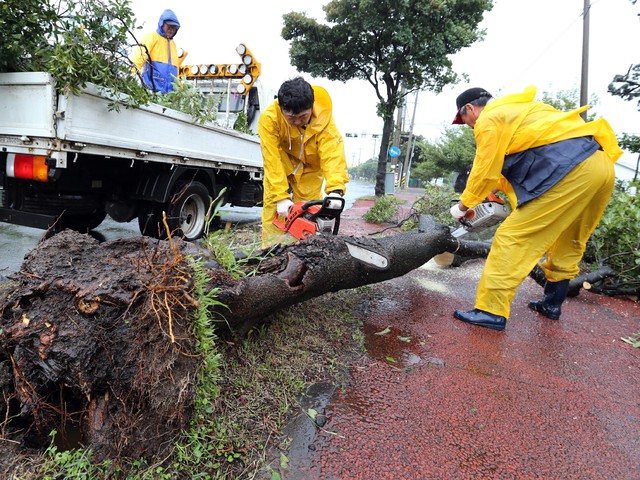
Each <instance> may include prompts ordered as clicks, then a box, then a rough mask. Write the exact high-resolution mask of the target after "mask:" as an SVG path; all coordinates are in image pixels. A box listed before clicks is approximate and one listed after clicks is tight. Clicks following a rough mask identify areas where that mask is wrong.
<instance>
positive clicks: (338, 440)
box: [283, 189, 640, 480]
mask: <svg viewBox="0 0 640 480" xmlns="http://www.w3.org/2000/svg"><path fill="white" fill-rule="evenodd" d="M410 190H411V191H408V192H399V193H398V196H400V195H403V196H405V195H406V197H407V199H408V200H411V198H418V197H419V196H420V195H421V193H422V191H421V190H420V189H410ZM412 196H413V197H412ZM410 203H411V201H410V202H409V205H410ZM370 204H373V201H371V202H370ZM370 204H369V202H364V201H358V202H356V204H355V205H354V206H353V207H352V208H351V209H349V210H348V211H346V212H345V214H343V225H341V234H343V235H344V234H350V233H345V232H352V231H354V232H355V231H358V230H360V232H361V233H360V234H362V231H363V230H364V231H366V230H368V229H369V227H368V226H363V225H362V223H363V222H362V221H361V212H362V210H363V209H364V211H366V208H370ZM374 227H375V228H374V229H373V230H372V231H374V230H380V229H381V228H382V227H381V226H379V225H376V226H374ZM483 265H484V260H474V261H471V262H467V263H465V264H464V265H463V266H461V267H457V268H443V267H439V266H437V265H436V264H435V263H434V262H433V261H430V262H429V263H427V264H426V265H424V266H423V267H421V268H419V269H417V270H414V271H413V272H411V273H409V274H407V275H405V276H403V277H401V278H397V279H394V280H390V281H387V282H384V283H381V284H377V285H374V286H373V287H372V288H374V289H375V290H376V292H377V293H378V299H377V300H375V301H372V302H370V303H368V304H366V305H362V306H361V308H360V310H361V311H362V312H364V313H363V314H362V319H363V322H364V326H363V330H364V334H365V344H366V347H367V355H366V358H365V359H364V360H363V361H362V362H360V363H358V364H357V365H354V367H353V370H352V377H351V381H350V386H349V387H348V388H347V389H345V390H343V391H341V392H339V393H338V394H337V395H336V396H335V397H334V398H333V399H332V401H331V404H330V405H329V407H328V408H327V411H326V413H327V417H328V422H327V424H326V425H325V426H324V429H325V430H326V431H329V432H334V433H333V434H332V433H327V432H325V431H319V432H318V434H317V436H316V437H315V439H313V440H312V441H311V442H310V444H309V445H308V456H307V457H305V458H302V459H296V463H295V464H291V465H290V466H289V469H288V472H287V474H286V475H285V476H283V478H288V479H296V480H297V479H305V480H306V479H309V480H311V479H335V480H342V479H362V480H365V479H366V480H382V479H389V480H403V479H406V480H422V479H438V480H439V479H478V478H490V479H494V478H499V479H518V480H521V479H541V478H542V479H580V480H586V479H598V480H601V479H611V480H613V479H615V480H637V479H640V393H639V392H640V349H634V348H632V347H631V346H630V345H628V344H626V343H625V342H623V341H622V340H621V337H629V336H631V335H633V334H635V333H637V332H639V331H640V304H638V303H635V302H632V301H630V300H623V299H616V298H609V297H604V296H599V295H595V294H589V293H588V292H585V291H583V292H581V293H580V295H579V296H578V297H575V298H570V299H568V300H567V302H566V303H565V304H564V305H563V312H562V317H561V320H559V321H552V320H549V319H546V318H544V317H541V316H540V315H538V314H536V313H535V312H533V311H531V310H530V309H529V308H527V302H528V301H529V300H530V299H534V298H538V297H540V296H541V294H542V290H541V288H540V287H539V286H538V285H537V284H536V283H535V282H533V281H532V280H531V279H527V280H525V282H524V283H523V284H522V285H521V286H520V288H519V289H518V292H517V294H516V297H515V299H514V301H513V304H512V314H511V318H510V319H509V321H508V323H507V328H506V330H505V331H504V332H495V331H492V330H488V329H484V328H480V327H474V326H470V325H467V324H464V323H462V322H460V321H458V320H455V319H454V318H453V316H452V312H453V310H455V309H465V310H466V309H470V308H473V303H474V297H475V289H476V285H477V283H478V279H479V277H480V274H481V272H482V268H483Z"/></svg>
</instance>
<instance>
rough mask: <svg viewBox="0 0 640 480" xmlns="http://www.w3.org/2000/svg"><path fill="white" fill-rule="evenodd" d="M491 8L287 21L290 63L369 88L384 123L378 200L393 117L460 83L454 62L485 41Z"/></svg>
mask: <svg viewBox="0 0 640 480" xmlns="http://www.w3.org/2000/svg"><path fill="white" fill-rule="evenodd" d="M492 7H493V2H492V1H491V0H451V1H448V2H445V3H443V2H439V1H432V0H406V1H403V2H397V1H393V0H332V1H330V2H329V3H328V4H327V5H325V6H324V7H323V9H324V11H325V14H326V23H319V22H318V21H317V20H315V19H313V18H310V17H308V16H307V15H306V14H304V13H300V12H290V13H287V14H285V15H284V16H283V18H284V27H283V29H282V37H283V38H284V39H285V40H290V41H291V48H290V50H289V55H290V57H291V63H292V64H293V65H294V66H295V67H296V68H298V70H300V71H303V72H308V73H310V74H311V75H312V76H318V77H320V76H321V77H326V78H328V79H330V80H339V81H346V80H350V79H362V80H366V81H367V82H369V83H370V84H371V85H372V86H373V88H374V90H375V93H376V96H377V98H378V108H377V111H378V115H379V116H380V117H381V118H382V120H383V131H382V139H381V142H380V152H379V155H378V169H377V173H376V188H375V194H376V196H381V195H383V194H384V180H385V173H386V164H387V151H388V149H389V146H390V138H391V134H392V132H393V123H394V120H393V114H394V112H395V110H396V109H397V108H398V107H400V106H401V105H402V102H403V98H404V97H405V96H406V95H408V94H410V93H412V92H415V91H416V90H421V89H425V90H430V91H433V92H440V91H441V90H442V88H443V87H444V86H445V85H448V84H451V83H454V82H456V81H457V79H458V76H457V74H456V73H455V72H454V71H453V69H452V62H451V60H450V58H449V56H450V55H452V54H454V53H456V52H458V51H460V50H461V49H462V48H464V47H468V46H470V45H471V44H473V43H474V42H475V41H477V40H479V39H481V38H482V37H483V36H484V30H481V29H479V28H478V25H479V24H480V22H481V21H482V19H483V14H484V12H485V11H488V10H490V9H491V8H492Z"/></svg>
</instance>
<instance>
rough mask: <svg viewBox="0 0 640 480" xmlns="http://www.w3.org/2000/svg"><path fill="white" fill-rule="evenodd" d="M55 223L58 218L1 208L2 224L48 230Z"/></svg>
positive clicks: (0, 220) (0, 219)
mask: <svg viewBox="0 0 640 480" xmlns="http://www.w3.org/2000/svg"><path fill="white" fill-rule="evenodd" d="M55 221H56V217H55V216H53V215H43V214H40V213H30V212H21V211H19V210H12V209H10V208H0V222H5V223H11V224H14V225H22V226H23V227H32V228H39V229H41V230H47V229H48V228H49V227H50V226H52V225H54V224H55Z"/></svg>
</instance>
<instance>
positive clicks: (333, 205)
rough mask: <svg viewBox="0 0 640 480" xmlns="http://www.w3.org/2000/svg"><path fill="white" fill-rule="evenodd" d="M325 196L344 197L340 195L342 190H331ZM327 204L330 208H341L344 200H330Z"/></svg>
mask: <svg viewBox="0 0 640 480" xmlns="http://www.w3.org/2000/svg"><path fill="white" fill-rule="evenodd" d="M325 198H329V199H330V198H342V195H340V192H331V193H329V194H328V195H327V196H326V197H325ZM327 206H328V207H329V208H340V207H342V202H340V201H338V200H329V203H328V204H327Z"/></svg>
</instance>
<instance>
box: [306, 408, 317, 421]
mask: <svg viewBox="0 0 640 480" xmlns="http://www.w3.org/2000/svg"><path fill="white" fill-rule="evenodd" d="M307 415H309V418H311V420H315V419H316V417H317V416H318V412H317V411H316V410H314V409H313V408H310V409H309V410H307Z"/></svg>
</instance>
